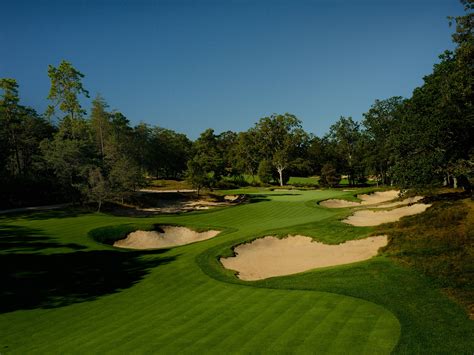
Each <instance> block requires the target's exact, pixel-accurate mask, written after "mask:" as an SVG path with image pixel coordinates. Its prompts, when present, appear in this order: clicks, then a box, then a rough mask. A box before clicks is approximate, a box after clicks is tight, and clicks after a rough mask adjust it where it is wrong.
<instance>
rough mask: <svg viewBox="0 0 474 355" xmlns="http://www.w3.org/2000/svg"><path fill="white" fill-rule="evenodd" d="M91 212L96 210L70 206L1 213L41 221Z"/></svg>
mask: <svg viewBox="0 0 474 355" xmlns="http://www.w3.org/2000/svg"><path fill="white" fill-rule="evenodd" d="M91 212H95V210H92V209H86V208H79V207H70V208H64V209H57V210H56V209H55V210H44V211H24V212H15V213H8V214H4V215H0V220H1V219H9V220H14V219H20V218H21V219H26V220H31V221H41V220H47V219H51V218H72V217H79V216H82V215H86V214H90V213H91Z"/></svg>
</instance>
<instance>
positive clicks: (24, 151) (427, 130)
mask: <svg viewBox="0 0 474 355" xmlns="http://www.w3.org/2000/svg"><path fill="white" fill-rule="evenodd" d="M462 3H463V4H464V7H465V10H466V14H465V15H464V16H458V17H455V18H451V21H452V22H453V23H455V26H456V28H455V32H454V34H453V36H452V37H453V42H454V43H455V49H454V50H453V51H445V52H444V53H443V54H442V55H441V56H440V57H439V58H440V61H439V63H437V64H435V65H434V67H433V71H432V73H430V74H429V75H427V76H425V77H424V78H423V84H422V85H421V86H420V87H418V88H416V89H415V90H414V91H413V94H412V96H411V97H410V98H402V97H398V96H397V97H391V98H388V99H384V100H376V101H375V102H374V104H373V105H372V106H371V107H370V108H369V109H368V111H367V112H366V113H364V114H363V119H362V120H361V121H360V122H358V121H356V120H354V119H353V118H352V117H340V118H339V119H338V120H337V121H336V122H335V123H334V124H333V125H332V126H331V127H330V129H329V132H328V133H327V134H325V135H324V136H322V137H318V136H316V135H314V134H312V133H308V132H306V131H305V130H304V129H303V128H302V122H301V121H300V120H299V119H298V118H297V117H296V116H294V115H292V114H289V113H285V114H273V115H270V116H268V117H263V118H261V119H259V120H258V121H257V122H256V123H255V125H254V126H253V127H251V128H249V129H248V130H247V131H244V132H232V131H227V132H223V133H220V134H216V133H215V132H214V130H213V129H207V130H205V131H204V132H203V133H202V134H201V135H200V136H199V138H198V139H197V140H195V141H194V142H193V141H191V140H190V139H189V138H188V137H187V136H186V135H184V134H181V133H177V132H175V131H173V130H169V129H165V128H161V127H155V126H150V125H148V124H146V123H140V124H138V125H136V126H132V125H131V124H130V121H129V120H128V119H127V117H125V116H124V115H123V114H122V113H121V112H119V111H117V110H110V109H109V106H108V105H107V102H106V101H105V99H104V98H103V97H102V96H100V95H97V96H96V97H95V98H94V99H93V100H92V108H91V110H90V112H89V114H87V113H86V111H85V110H84V109H83V107H82V106H81V104H80V101H81V99H84V98H89V92H88V91H87V90H86V89H85V88H84V87H83V84H82V79H83V77H84V75H83V74H82V73H81V72H80V71H78V70H77V69H75V68H74V67H73V65H72V64H71V63H69V62H67V61H62V62H61V63H60V64H59V65H58V66H57V67H55V66H52V65H50V66H49V68H48V76H49V78H50V81H51V88H50V91H49V95H48V96H47V98H48V100H49V103H50V104H49V106H48V108H47V110H46V112H45V113H44V114H39V113H37V112H36V111H35V110H34V109H32V108H31V107H28V106H23V105H21V104H20V95H19V86H18V83H17V82H16V81H15V80H14V79H10V78H5V79H0V90H1V91H2V96H1V99H0V122H1V125H0V185H1V187H0V193H1V195H2V199H1V200H2V202H1V204H2V207H6V206H15V205H21V204H27V203H28V204H33V203H45V202H48V203H49V202H54V201H64V200H65V199H69V200H72V201H81V202H88V201H89V202H96V203H97V204H98V206H99V209H100V206H101V204H102V203H103V202H104V201H123V199H124V198H126V197H127V196H128V195H129V194H131V193H132V192H133V191H135V190H136V189H138V188H140V187H141V186H143V185H144V184H145V178H146V177H155V178H173V179H183V178H186V179H188V180H189V181H190V183H191V184H192V185H193V186H194V187H196V188H198V189H201V188H203V187H210V188H218V187H225V186H228V185H229V184H245V183H248V180H249V179H245V178H244V176H247V177H250V181H251V182H252V181H253V182H254V183H257V179H256V178H257V177H258V181H259V182H260V183H263V184H272V183H274V184H279V185H284V184H285V183H287V181H288V179H289V177H290V176H311V175H318V176H320V180H319V183H320V184H321V185H323V186H336V185H337V184H338V183H339V181H340V177H341V175H346V176H347V178H348V180H349V183H350V184H351V185H356V184H360V183H364V182H365V181H366V180H367V177H368V176H372V177H374V178H375V179H376V180H377V182H378V183H380V184H385V185H397V186H399V187H401V188H419V187H426V186H437V185H451V186H457V185H460V186H463V187H465V188H470V179H472V178H473V177H474V173H473V169H474V148H473V141H474V139H473V137H474V134H473V133H474V115H473V105H472V97H473V60H472V58H474V55H473V47H474V45H473V43H474V42H473V30H472V23H473V21H472V19H473V17H472V11H471V10H472V8H473V6H474V5H473V1H472V0H463V1H462Z"/></svg>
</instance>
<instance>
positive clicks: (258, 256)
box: [220, 235, 387, 281]
mask: <svg viewBox="0 0 474 355" xmlns="http://www.w3.org/2000/svg"><path fill="white" fill-rule="evenodd" d="M385 245H387V236H376V237H370V238H366V239H360V240H351V241H348V242H345V243H343V244H339V245H328V244H323V243H319V242H315V241H313V239H311V238H309V237H305V236H301V235H296V236H288V237H287V238H284V239H279V238H276V237H264V238H259V239H256V240H254V241H253V242H251V243H247V244H242V245H239V246H237V247H236V248H235V249H234V252H235V254H236V256H233V257H230V258H221V259H220V262H221V263H222V265H223V266H224V267H225V268H226V269H231V270H235V271H238V275H237V276H238V277H239V278H240V279H242V280H247V281H254V280H261V279H266V278H269V277H274V276H283V275H290V274H296V273H298V272H303V271H307V270H311V269H314V268H318V267H326V266H333V265H342V264H349V263H353V262H357V261H362V260H366V259H370V258H371V257H373V256H375V255H377V251H378V250H379V248H380V247H383V246H385Z"/></svg>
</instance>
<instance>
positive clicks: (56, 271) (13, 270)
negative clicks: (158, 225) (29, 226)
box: [0, 250, 175, 313]
mask: <svg viewBox="0 0 474 355" xmlns="http://www.w3.org/2000/svg"><path fill="white" fill-rule="evenodd" d="M165 251H166V250H159V251H152V252H143V251H140V252H124V251H113V250H110V251H109V250H100V251H76V252H72V253H57V254H50V255H44V254H18V253H16V254H4V255H2V256H1V257H0V280H1V291H0V312H1V313H4V312H11V311H16V310H20V309H35V308H54V307H62V306H66V305H69V304H72V303H77V302H84V301H91V300H93V299H96V298H98V297H100V296H104V295H108V294H112V293H116V292H119V291H120V290H123V289H126V288H129V287H131V286H133V285H134V284H136V283H137V282H138V281H140V280H141V279H142V278H143V277H145V276H146V275H147V274H148V273H149V271H150V269H152V268H154V267H157V266H159V265H164V264H166V263H169V262H171V261H173V260H174V259H175V258H171V257H160V256H158V255H159V254H162V253H164V252H165ZM145 255H148V256H147V257H144V256H145Z"/></svg>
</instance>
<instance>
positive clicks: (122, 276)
mask: <svg viewBox="0 0 474 355" xmlns="http://www.w3.org/2000/svg"><path fill="white" fill-rule="evenodd" d="M234 192H235V191H234ZM242 192H244V193H245V191H244V190H239V191H237V193H242ZM229 193H231V192H229ZM355 193H357V192H343V191H337V190H323V191H280V192H279V191H264V190H262V191H260V192H258V191H257V192H256V191H254V194H250V195H249V196H250V197H249V201H248V202H247V203H244V204H242V205H237V206H235V207H225V208H219V209H215V210H209V211H203V212H193V213H188V214H181V215H168V216H157V217H151V218H131V217H116V216H112V215H108V214H104V213H85V212H84V213H83V212H80V211H78V210H74V209H71V210H63V211H60V210H58V211H43V212H36V213H28V214H23V215H15V216H13V215H9V216H0V238H1V245H2V250H1V256H0V260H1V265H0V267H1V276H2V289H3V290H2V292H1V299H0V301H1V303H0V311H1V314H0V353H2V354H3V353H9V352H11V353H17V354H26V353H49V354H53V353H130V352H136V353H145V352H148V353H169V354H176V353H260V354H261V353H297V354H299V353H301V354H305V353H307V354H309V353H321V354H323V353H324V354H340V353H347V354H388V353H392V352H393V353H420V352H423V353H457V354H461V353H467V352H468V351H469V350H471V351H472V349H474V343H473V340H472V337H471V336H470V335H472V331H473V326H472V322H470V321H469V320H468V319H467V317H466V315H465V314H464V311H463V310H462V309H461V308H460V307H459V306H458V305H457V304H455V303H453V302H452V301H450V300H449V299H448V298H447V297H445V296H444V295H442V294H441V293H440V292H439V291H438V290H436V289H435V288H434V287H433V286H432V285H431V284H430V282H429V280H427V279H426V278H425V277H423V276H421V275H420V274H418V273H416V272H414V271H412V270H410V269H408V268H406V267H403V266H401V265H398V264H396V263H394V262H393V261H391V260H390V259H389V258H387V257H384V256H383V253H382V255H379V256H376V257H374V258H372V259H370V260H367V261H363V262H358V263H354V264H347V265H342V266H337V267H329V268H322V269H315V270H311V271H308V272H304V273H300V274H296V275H288V276H284V277H276V278H270V279H266V280H260V281H255V282H245V281H242V280H239V279H238V278H237V277H235V275H234V274H233V272H232V271H230V270H226V269H224V268H223V267H222V265H221V264H220V263H219V258H220V257H221V256H231V255H232V247H233V246H235V245H238V244H240V243H242V242H245V241H250V240H253V239H255V238H257V237H261V236H265V235H275V236H285V235H288V234H299V235H305V236H309V237H313V238H314V239H315V240H318V241H321V242H324V243H328V244H337V243H341V242H344V241H346V240H352V239H360V238H364V237H368V236H370V235H371V234H373V233H374V232H375V228H374V227H353V226H350V225H347V224H343V223H341V220H342V219H344V218H345V217H347V216H349V215H350V214H351V211H350V210H349V209H346V208H342V209H328V208H324V207H322V206H319V205H318V204H317V203H316V202H317V201H320V200H324V199H329V198H341V197H342V198H344V197H348V196H351V194H355ZM154 224H169V225H182V226H187V227H190V228H194V229H199V230H208V229H214V230H219V231H222V232H221V233H220V234H219V235H217V236H216V237H214V238H212V239H208V240H205V241H201V242H197V243H193V244H189V245H185V246H181V247H176V248H172V249H157V250H126V249H119V248H114V247H112V246H111V245H108V244H105V243H100V242H99V240H106V239H108V238H109V239H110V238H111V236H113V238H115V239H120V238H123V237H124V235H123V233H124V231H133V230H138V229H143V230H147V229H151V228H152V227H153V225H154ZM115 234H116V236H115ZM104 236H106V237H104ZM104 238H105V239H104ZM109 242H110V240H109Z"/></svg>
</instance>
